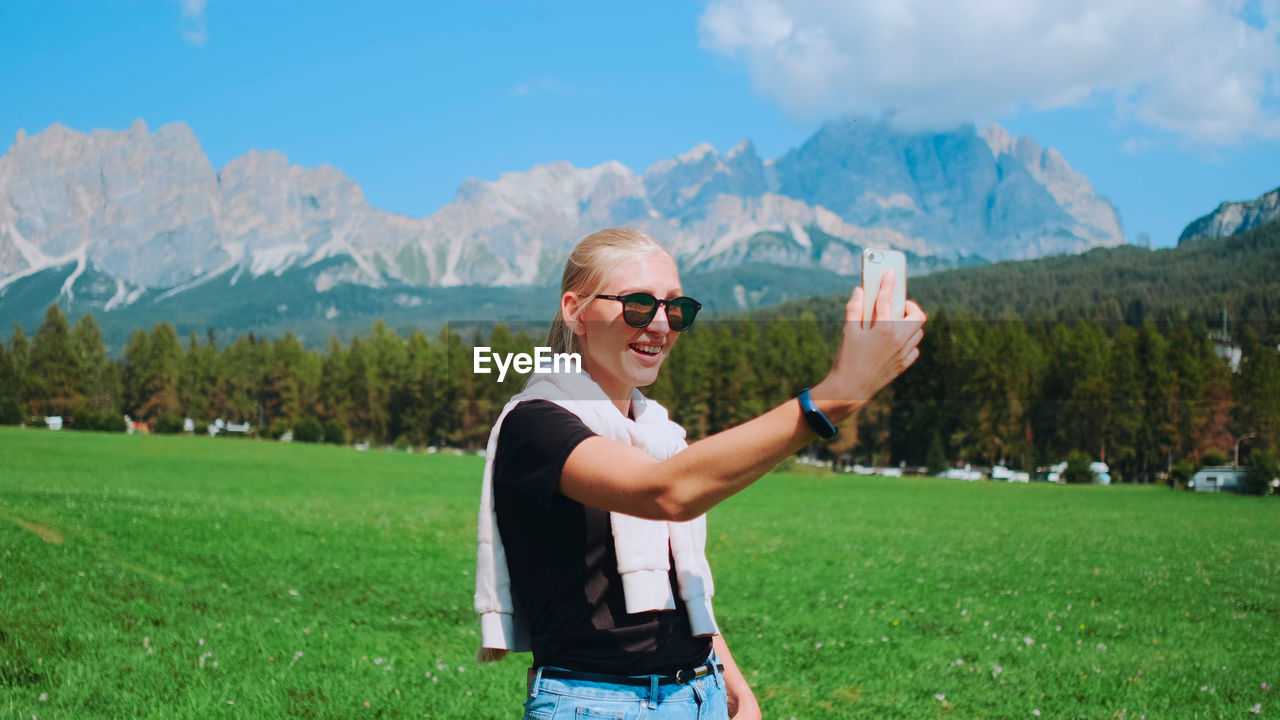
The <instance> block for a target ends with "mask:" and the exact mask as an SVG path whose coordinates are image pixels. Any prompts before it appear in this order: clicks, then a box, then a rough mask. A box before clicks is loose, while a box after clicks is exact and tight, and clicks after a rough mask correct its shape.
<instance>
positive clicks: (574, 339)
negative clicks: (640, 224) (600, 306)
mask: <svg viewBox="0 0 1280 720" xmlns="http://www.w3.org/2000/svg"><path fill="white" fill-rule="evenodd" d="M653 253H662V254H664V255H666V256H667V257H671V253H669V252H667V249H666V248H664V247H663V246H662V245H661V244H660V243H659V242H658V241H657V240H654V239H653V238H651V237H649V236H648V235H646V234H645V233H643V232H640V231H639V230H633V229H631V228H625V227H615V228H606V229H604V230H598V231H596V232H593V233H591V234H590V235H588V236H586V237H584V238H582V240H580V241H579V242H578V244H577V246H575V247H574V248H573V252H571V253H569V259H568V260H567V261H565V264H564V277H563V278H562V279H561V280H560V296H561V297H564V294H565V293H567V292H573V293H577V295H578V298H579V300H578V303H577V304H576V305H575V306H574V308H573V310H572V316H573V317H574V318H576V317H577V316H578V314H579V313H581V312H582V309H583V308H584V307H586V304H587V303H588V302H590V300H591V299H592V298H594V297H595V296H596V294H597V293H599V292H600V291H601V290H603V289H604V286H605V284H606V283H608V282H609V279H610V278H611V277H613V274H614V272H616V271H617V270H618V268H619V267H621V266H622V265H623V264H624V263H626V262H628V261H631V260H637V259H639V258H642V257H644V256H646V255H651V254H653ZM672 261H673V262H674V261H675V259H674V258H672ZM547 345H548V346H549V347H550V348H551V351H552V352H556V353H579V354H581V352H582V344H581V343H580V342H579V340H578V335H577V334H576V333H574V332H573V330H572V329H571V328H570V327H569V324H568V322H566V319H565V317H564V310H563V307H562V308H561V309H560V310H558V311H557V312H556V319H555V320H553V321H552V323H551V330H550V331H549V332H548V333H547Z"/></svg>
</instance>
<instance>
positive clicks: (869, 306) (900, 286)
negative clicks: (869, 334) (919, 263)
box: [862, 248, 907, 327]
mask: <svg viewBox="0 0 1280 720" xmlns="http://www.w3.org/2000/svg"><path fill="white" fill-rule="evenodd" d="M886 270H893V274H894V278H895V281H894V286H893V318H894V319H895V320H901V319H902V318H903V317H904V316H905V315H906V314H907V256H906V255H903V254H902V253H901V252H899V251H897V250H882V249H880V248H866V249H865V250H863V251H862V291H863V293H865V294H864V295H863V297H864V303H863V306H862V325H863V327H866V326H867V325H869V324H871V317H872V313H873V312H874V310H875V304H876V296H877V295H879V294H880V278H882V277H884V273H885V271H886Z"/></svg>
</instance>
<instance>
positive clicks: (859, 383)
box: [810, 270, 927, 421]
mask: <svg viewBox="0 0 1280 720" xmlns="http://www.w3.org/2000/svg"><path fill="white" fill-rule="evenodd" d="M896 281H897V279H896V278H895V277H894V272H893V271H892V270H890V271H889V272H887V273H885V275H884V278H883V279H882V280H881V282H880V291H879V293H877V295H876V297H875V298H874V301H875V306H874V308H873V310H872V316H871V317H872V319H871V324H870V326H868V327H863V326H862V314H863V313H862V311H863V304H864V303H865V302H866V298H864V296H863V290H862V288H861V287H858V288H855V289H854V291H853V295H852V296H851V297H850V298H849V302H848V303H847V304H846V305H845V323H844V332H843V334H842V335H841V337H840V347H839V349H838V350H837V351H836V359H835V362H834V363H833V364H832V367H831V372H830V373H828V374H827V377H826V378H825V379H823V381H822V382H820V383H818V385H816V386H814V388H813V390H812V391H811V392H810V396H811V397H812V398H813V399H814V401H815V402H817V403H819V405H820V406H822V408H823V411H824V412H826V413H827V414H828V416H831V415H833V414H834V415H835V416H836V417H833V418H832V419H833V421H834V420H839V419H843V418H844V417H847V416H848V415H850V414H852V413H854V412H856V411H857V410H858V409H859V408H861V407H862V406H863V405H865V404H866V403H867V402H868V401H869V400H870V399H871V398H872V397H874V396H875V394H876V393H878V392H880V390H881V389H883V388H884V386H886V385H888V384H889V383H890V382H892V381H893V379H894V378H896V377H898V376H899V375H901V374H902V372H903V371H904V370H906V369H907V368H908V367H911V364H912V363H914V362H915V361H916V358H918V357H920V349H919V348H918V347H917V346H918V345H919V344H920V340H921V339H922V338H923V337H924V323H925V320H926V319H927V318H926V317H925V314H924V311H923V310H921V309H920V306H919V305H917V304H915V303H914V302H912V301H910V300H908V301H907V304H906V312H905V315H904V316H903V317H901V318H894V317H892V315H893V311H892V304H893V303H892V298H893V287H894V284H895V282H896Z"/></svg>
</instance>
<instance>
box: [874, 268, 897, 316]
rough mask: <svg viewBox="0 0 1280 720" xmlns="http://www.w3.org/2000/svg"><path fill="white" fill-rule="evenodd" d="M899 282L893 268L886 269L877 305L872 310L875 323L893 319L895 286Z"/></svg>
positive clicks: (881, 280)
mask: <svg viewBox="0 0 1280 720" xmlns="http://www.w3.org/2000/svg"><path fill="white" fill-rule="evenodd" d="M895 284H897V279H896V278H895V277H894V272H893V271H892V270H886V271H885V273H884V275H883V276H882V277H881V278H880V292H878V293H876V306H875V308H874V309H873V310H872V317H873V318H874V324H877V325H878V324H880V323H881V322H885V321H887V320H893V319H894V318H893V286H894V285H895Z"/></svg>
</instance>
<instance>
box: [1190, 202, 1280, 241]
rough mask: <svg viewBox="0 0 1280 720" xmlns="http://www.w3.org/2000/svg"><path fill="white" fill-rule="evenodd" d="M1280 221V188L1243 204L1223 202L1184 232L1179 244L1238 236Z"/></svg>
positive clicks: (1192, 222) (1197, 219) (1193, 222)
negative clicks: (1260, 226)
mask: <svg viewBox="0 0 1280 720" xmlns="http://www.w3.org/2000/svg"><path fill="white" fill-rule="evenodd" d="M1274 220H1280V188H1276V189H1275V190H1272V191H1271V192H1269V193H1263V194H1262V195H1261V196H1260V197H1258V198H1256V199H1253V200H1245V201H1244V202H1224V203H1222V204H1220V205H1218V207H1217V209H1215V210H1214V211H1213V212H1211V213H1209V214H1208V215H1204V216H1203V217H1199V218H1196V219H1195V220H1193V221H1191V223H1190V224H1189V225H1187V227H1186V228H1185V229H1184V230H1183V231H1182V235H1180V236H1179V237H1178V244H1179V245H1181V244H1183V243H1185V242H1192V241H1195V240H1200V239H1212V238H1220V237H1227V236H1229V235H1236V234H1239V233H1242V232H1245V231H1246V230H1252V229H1253V228H1255V227H1258V226H1259V225H1265V224H1266V223H1269V222H1272V221H1274Z"/></svg>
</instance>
